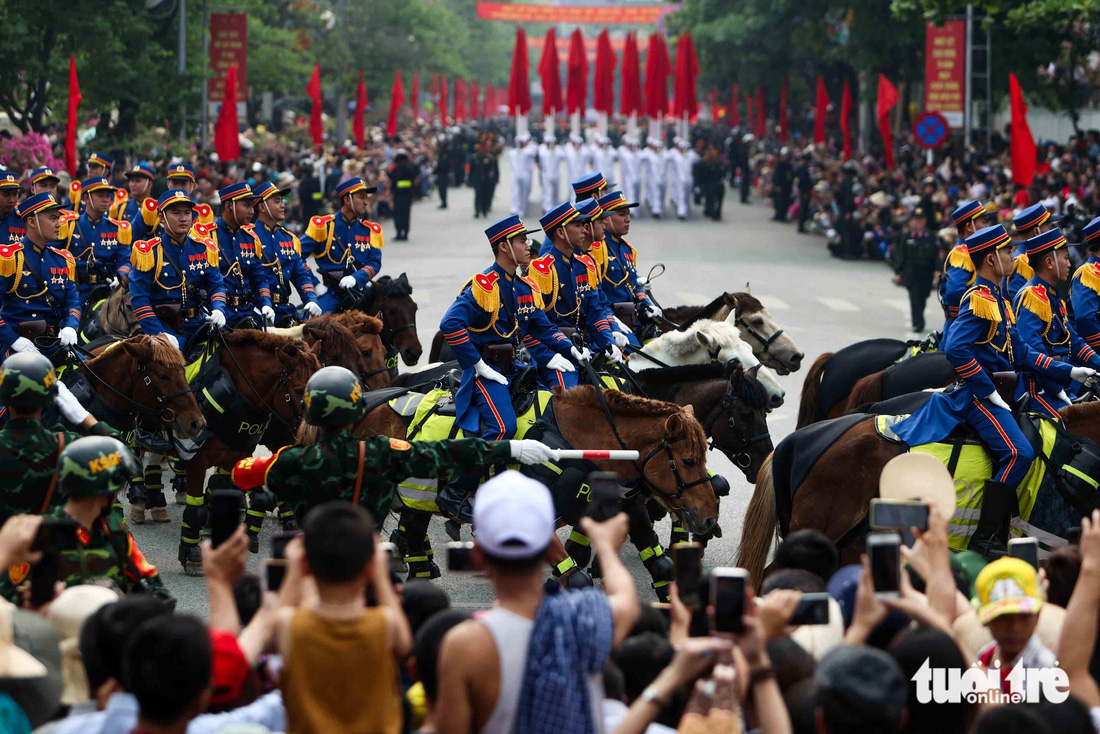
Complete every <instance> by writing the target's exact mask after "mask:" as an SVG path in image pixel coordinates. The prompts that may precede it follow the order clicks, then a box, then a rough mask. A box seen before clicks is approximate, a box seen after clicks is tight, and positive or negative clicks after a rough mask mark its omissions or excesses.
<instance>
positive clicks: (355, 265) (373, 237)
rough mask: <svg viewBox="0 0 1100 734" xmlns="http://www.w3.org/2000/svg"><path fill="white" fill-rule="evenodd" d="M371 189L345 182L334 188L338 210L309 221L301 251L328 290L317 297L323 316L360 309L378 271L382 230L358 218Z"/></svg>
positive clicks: (357, 181)
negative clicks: (312, 262) (310, 259)
mask: <svg viewBox="0 0 1100 734" xmlns="http://www.w3.org/2000/svg"><path fill="white" fill-rule="evenodd" d="M377 190H378V187H377V186H367V185H366V184H365V183H363V179H361V178H349V179H348V180H347V181H345V182H344V183H342V184H340V185H339V186H338V187H337V188H336V195H337V196H338V197H340V202H341V206H340V211H338V212H337V213H336V214H330V215H328V216H323V217H313V218H312V219H310V220H309V226H308V227H307V228H306V236H305V237H304V238H302V252H303V253H304V254H305V255H306V256H308V255H313V256H314V258H316V261H317V268H318V269H319V270H320V271H321V272H320V274H321V279H322V280H323V281H324V284H325V287H326V288H328V291H326V292H325V293H322V294H321V295H320V296H319V297H318V298H317V303H318V304H319V305H320V306H321V310H322V311H323V312H324V313H333V312H335V311H344V310H348V309H351V308H362V307H363V306H364V305H365V304H366V302H367V300H368V295H369V293H370V283H371V281H372V280H373V279H374V278H375V276H377V275H378V271H379V270H380V269H381V268H382V245H383V238H382V225H380V224H378V223H376V222H369V221H367V220H366V219H364V218H363V217H364V216H365V215H366V214H367V211H368V210H369V208H370V195H371V194H373V193H374V192H375V191H377Z"/></svg>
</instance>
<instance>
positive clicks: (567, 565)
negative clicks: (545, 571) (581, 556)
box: [554, 558, 577, 575]
mask: <svg viewBox="0 0 1100 734" xmlns="http://www.w3.org/2000/svg"><path fill="white" fill-rule="evenodd" d="M576 567H577V562H576V561H574V560H573V559H572V558H566V559H565V560H564V561H562V562H561V563H559V564H558V565H557V566H554V569H555V570H556V571H557V572H558V573H559V574H561V575H565V572H566V571H568V570H569V569H571V568H576Z"/></svg>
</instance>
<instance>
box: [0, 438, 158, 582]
mask: <svg viewBox="0 0 1100 734" xmlns="http://www.w3.org/2000/svg"><path fill="white" fill-rule="evenodd" d="M136 471H137V463H136V462H135V461H134V458H133V456H131V455H130V452H129V450H127V448H126V446H124V445H123V444H122V442H121V441H119V440H118V439H115V438H109V437H106V436H89V437H87V438H80V439H77V440H76V441H73V443H72V444H70V445H69V446H66V447H65V450H64V451H62V452H61V456H60V458H59V459H58V461H57V485H58V489H59V490H60V493H61V495H62V496H64V497H65V500H66V501H65V506H64V507H61V508H58V509H57V510H56V511H55V512H54V513H52V515H51V517H52V518H54V521H55V522H58V521H59V522H61V523H65V524H68V525H69V527H70V528H71V532H72V533H73V535H74V536H75V538H74V540H73V542H72V543H71V545H69V546H68V547H66V548H64V549H62V550H60V551H59V552H58V558H57V564H58V573H57V579H58V580H59V581H62V582H63V583H64V584H65V586H78V585H80V584H95V585H107V586H110V587H111V588H114V589H117V590H118V591H121V592H122V593H124V594H153V595H155V596H159V597H162V598H164V599H169V600H170V599H171V598H172V596H171V594H169V593H168V590H167V589H165V588H164V584H163V583H162V582H161V580H160V576H158V575H157V569H156V566H153V565H152V564H150V563H149V562H148V561H146V560H145V556H144V555H143V554H142V552H141V550H140V549H138V546H137V543H136V542H135V541H134V537H133V536H132V535H130V532H129V530H128V529H127V528H126V524H125V522H124V521H123V520H122V516H121V514H120V513H118V512H117V511H115V510H114V504H115V498H116V497H117V495H118V493H119V491H121V490H122V489H123V488H125V487H126V485H127V484H128V483H129V481H130V478H131V477H132V476H133V475H134V473H135V472H136ZM29 572H30V567H29V566H28V565H27V564H15V565H13V566H11V567H9V568H8V571H7V573H6V574H4V578H3V579H2V580H0V594H2V595H3V596H5V597H8V598H9V599H13V600H14V599H18V594H19V592H18V589H17V587H18V585H19V584H21V583H22V582H23V580H24V579H25V578H26V577H27V575H28V573H29Z"/></svg>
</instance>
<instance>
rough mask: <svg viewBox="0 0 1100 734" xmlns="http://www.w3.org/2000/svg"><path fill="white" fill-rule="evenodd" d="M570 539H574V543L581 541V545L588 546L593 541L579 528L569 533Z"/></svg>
mask: <svg viewBox="0 0 1100 734" xmlns="http://www.w3.org/2000/svg"><path fill="white" fill-rule="evenodd" d="M569 539H570V540H572V541H573V542H574V543H580V544H581V545H583V546H586V547H587V546H590V545H592V541H591V540H589V539H588V536H587V535H584V534H583V533H581V532H579V531H577V530H574V531H573V532H571V533H569Z"/></svg>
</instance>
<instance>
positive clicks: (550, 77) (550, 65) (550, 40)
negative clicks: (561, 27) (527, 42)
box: [539, 28, 565, 115]
mask: <svg viewBox="0 0 1100 734" xmlns="http://www.w3.org/2000/svg"><path fill="white" fill-rule="evenodd" d="M539 77H540V79H541V80H542V114H544V115H555V114H557V113H559V112H561V111H562V110H563V109H565V108H564V106H563V105H562V101H561V64H560V63H559V62H558V36H557V34H556V33H555V31H554V29H553V28H551V29H550V30H548V31H546V39H545V40H544V41H543V42H542V56H541V57H540V58H539Z"/></svg>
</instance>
